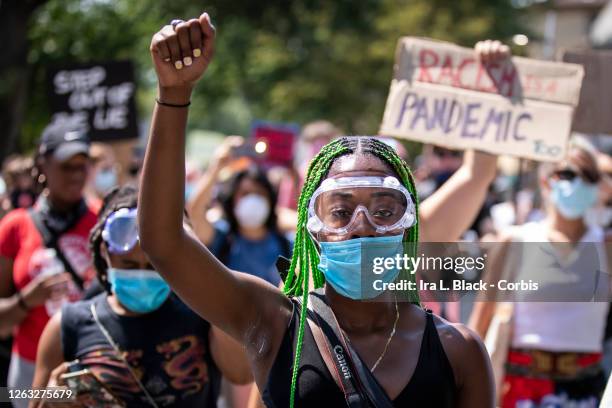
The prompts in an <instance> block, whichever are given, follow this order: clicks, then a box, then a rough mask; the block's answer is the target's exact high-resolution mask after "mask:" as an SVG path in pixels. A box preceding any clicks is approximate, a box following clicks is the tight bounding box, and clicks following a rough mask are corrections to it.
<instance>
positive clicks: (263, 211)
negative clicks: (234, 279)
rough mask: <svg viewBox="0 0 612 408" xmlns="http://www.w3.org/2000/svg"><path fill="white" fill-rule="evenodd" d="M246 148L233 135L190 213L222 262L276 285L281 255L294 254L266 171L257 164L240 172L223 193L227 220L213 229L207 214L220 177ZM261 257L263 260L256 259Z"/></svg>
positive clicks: (191, 203)
mask: <svg viewBox="0 0 612 408" xmlns="http://www.w3.org/2000/svg"><path fill="white" fill-rule="evenodd" d="M243 144H244V140H243V138H241V137H239V136H230V137H228V138H227V139H226V141H225V142H224V143H223V144H222V145H221V146H220V147H219V148H218V149H217V151H216V152H215V156H214V159H213V161H212V163H211V164H210V166H209V167H208V169H207V171H206V173H205V174H204V176H203V177H202V179H201V180H200V182H199V183H198V185H197V186H196V187H195V192H194V193H193V195H192V197H191V199H190V200H189V202H188V203H187V209H188V212H189V214H190V218H191V220H192V223H193V225H194V231H195V232H196V234H197V235H198V238H200V241H202V242H203V243H204V244H205V245H206V246H207V247H208V249H209V250H210V251H211V252H212V253H213V254H214V255H215V256H217V258H219V260H221V262H223V263H224V264H225V265H226V266H228V267H230V268H231V269H234V270H239V271H242V272H246V273H249V274H251V275H254V276H257V277H260V278H262V279H264V280H266V281H268V282H270V283H272V284H273V285H275V286H276V285H278V284H279V283H280V276H279V275H278V272H277V271H276V267H275V263H276V260H277V258H278V256H279V255H282V256H284V257H286V258H289V257H290V256H291V242H290V241H289V240H288V239H287V237H285V235H284V234H282V233H281V232H280V231H279V230H278V227H277V216H276V202H277V199H276V192H275V191H274V188H273V187H272V185H271V183H270V181H269V180H268V178H267V177H266V175H265V173H264V172H263V171H262V170H261V169H259V168H257V167H255V166H252V167H249V168H248V169H246V170H241V171H239V172H238V173H236V174H234V175H233V176H232V178H231V179H230V180H229V181H228V182H227V183H225V185H224V188H221V190H220V191H219V194H218V200H219V202H220V204H221V207H222V208H223V214H224V221H222V222H217V223H215V224H214V225H213V224H212V223H210V222H209V221H208V219H207V218H206V214H205V210H206V208H207V207H208V206H209V205H210V202H211V196H212V190H213V188H214V187H215V185H217V183H218V181H219V173H220V172H221V170H222V169H223V168H225V167H226V166H227V165H228V164H231V163H232V161H233V160H234V159H235V158H236V154H235V152H236V150H237V148H238V147H239V146H242V145H243ZM255 253H256V254H258V256H257V257H253V256H251V255H252V254H255Z"/></svg>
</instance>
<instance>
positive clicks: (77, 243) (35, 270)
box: [0, 208, 97, 362]
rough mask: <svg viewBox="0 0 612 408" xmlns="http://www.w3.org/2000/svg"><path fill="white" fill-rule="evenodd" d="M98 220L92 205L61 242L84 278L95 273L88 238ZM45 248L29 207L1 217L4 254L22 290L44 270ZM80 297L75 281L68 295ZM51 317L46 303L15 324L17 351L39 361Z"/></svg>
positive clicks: (0, 253)
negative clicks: (46, 326)
mask: <svg viewBox="0 0 612 408" xmlns="http://www.w3.org/2000/svg"><path fill="white" fill-rule="evenodd" d="M96 221H97V217H96V214H95V213H94V212H93V211H92V210H91V209H90V208H88V210H87V212H86V213H85V214H84V215H83V216H82V217H81V219H80V220H79V221H78V222H77V223H76V225H75V226H74V227H73V228H72V229H70V230H69V231H68V232H66V233H65V234H63V235H62V236H61V238H60V239H59V242H58V246H59V248H60V249H61V250H62V253H63V254H64V255H65V256H66V259H67V260H68V261H69V262H70V264H71V265H72V267H73V268H74V270H75V272H76V273H77V274H79V276H81V277H82V278H83V280H84V282H89V281H91V279H92V278H93V277H94V276H95V269H94V268H93V264H92V258H91V253H90V251H89V242H88V238H89V231H90V230H91V229H92V228H93V226H94V225H95V224H96ZM44 250H45V247H44V246H43V240H42V237H41V236H40V233H39V232H38V230H37V229H36V226H35V225H34V222H33V221H32V218H31V217H30V215H29V214H28V211H27V210H26V209H16V210H13V211H11V212H9V213H8V214H7V215H6V216H5V217H4V218H3V219H2V220H1V221H0V256H3V257H6V258H9V259H11V260H12V261H13V271H12V273H13V283H14V285H15V288H16V289H17V290H18V291H19V290H21V289H23V288H24V287H25V286H26V285H27V284H28V283H29V282H30V281H31V280H32V279H34V278H35V277H36V276H37V275H38V274H40V273H41V271H42V264H41V257H42V254H43V251H44ZM80 298H81V293H80V290H79V289H78V287H77V286H76V285H74V284H73V285H71V287H70V291H69V295H68V299H69V300H70V301H76V300H78V299H80ZM49 318H50V316H49V314H48V313H47V309H46V307H45V305H44V304H43V305H41V306H37V307H35V308H33V309H32V310H31V311H30V313H29V314H28V315H27V316H26V318H25V319H24V320H23V321H22V322H21V323H20V324H19V325H18V326H17V327H16V328H15V331H14V337H13V352H14V353H17V354H18V355H19V356H20V357H21V358H24V359H26V360H30V361H32V362H34V361H36V349H37V348H38V340H39V339H40V336H41V334H42V331H43V329H44V328H45V325H46V324H47V322H48V321H49Z"/></svg>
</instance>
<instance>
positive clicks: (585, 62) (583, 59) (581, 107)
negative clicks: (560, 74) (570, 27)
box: [562, 50, 612, 134]
mask: <svg viewBox="0 0 612 408" xmlns="http://www.w3.org/2000/svg"><path fill="white" fill-rule="evenodd" d="M562 59H563V61H565V62H573V63H576V64H581V65H582V66H583V67H584V71H585V72H584V82H583V84H582V92H581V93H580V103H579V104H578V108H577V109H576V114H575V115H574V123H573V125H572V129H573V130H575V131H577V132H583V133H606V134H612V114H610V108H611V107H612V81H611V80H610V79H609V78H608V75H610V72H612V51H594V50H584V51H566V52H564V53H563V57H562Z"/></svg>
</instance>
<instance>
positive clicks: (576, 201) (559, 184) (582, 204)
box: [551, 177, 597, 220]
mask: <svg viewBox="0 0 612 408" xmlns="http://www.w3.org/2000/svg"><path fill="white" fill-rule="evenodd" d="M551 200H552V202H553V204H554V205H555V207H556V208H557V210H559V212H560V213H561V215H563V216H564V217H565V218H567V219H572V220H573V219H578V218H582V217H583V216H584V215H585V214H586V212H587V210H588V209H589V208H591V207H592V206H593V205H594V204H595V202H596V201H597V184H589V183H586V182H584V181H583V180H582V179H581V178H580V177H574V179H573V180H571V181H570V180H555V181H553V182H552V194H551Z"/></svg>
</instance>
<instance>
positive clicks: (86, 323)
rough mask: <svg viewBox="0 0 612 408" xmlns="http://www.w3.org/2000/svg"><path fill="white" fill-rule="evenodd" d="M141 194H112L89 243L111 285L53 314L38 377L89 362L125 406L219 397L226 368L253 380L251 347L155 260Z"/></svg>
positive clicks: (55, 379)
mask: <svg viewBox="0 0 612 408" xmlns="http://www.w3.org/2000/svg"><path fill="white" fill-rule="evenodd" d="M137 202H138V193H137V191H136V190H135V189H134V188H132V187H122V188H115V189H113V190H111V192H110V193H109V194H108V195H107V196H106V197H105V198H104V201H103V204H102V209H101V210H100V215H99V217H98V222H97V224H96V225H95V227H94V228H93V229H92V231H91V235H90V246H91V251H92V254H93V261H94V265H95V268H96V272H97V275H98V279H99V281H100V282H101V284H102V286H103V287H104V289H105V290H106V291H105V293H102V294H100V295H98V296H96V297H94V298H93V299H89V300H84V301H79V302H76V303H73V304H70V305H68V306H66V307H64V308H63V309H62V310H61V311H60V312H58V313H57V314H56V315H54V316H53V318H52V319H51V320H50V321H49V323H48V324H47V326H46V327H45V330H44V331H43V334H42V336H41V340H40V345H39V348H38V354H37V361H36V372H35V376H34V387H46V386H48V385H49V386H52V385H61V384H63V382H62V380H61V378H60V376H61V374H64V373H66V372H73V371H75V369H78V370H82V369H87V370H89V371H90V372H91V373H92V374H93V376H94V377H95V378H96V380H97V381H99V382H100V383H101V384H102V385H103V386H104V387H106V389H107V390H108V391H109V392H110V393H111V394H112V395H113V397H114V398H115V399H116V400H118V401H120V402H121V403H122V404H124V405H122V406H126V407H143V406H148V407H158V406H169V407H194V406H200V407H215V406H217V399H218V397H219V392H220V385H221V376H222V375H223V376H225V377H226V378H227V379H228V380H229V381H232V382H235V383H240V384H243V383H249V382H251V381H252V375H251V373H250V370H249V367H248V363H247V361H246V358H245V355H244V352H243V351H242V347H241V345H240V344H238V343H237V342H236V341H235V340H233V339H232V338H231V337H229V336H228V335H226V334H224V333H223V332H222V331H220V330H219V329H217V328H215V327H213V326H211V325H210V324H209V323H208V322H206V321H205V320H203V319H202V318H201V317H199V316H198V315H197V314H195V313H194V312H193V311H192V310H191V309H189V308H188V307H187V306H186V305H185V304H184V303H183V302H182V301H181V300H180V299H179V298H178V297H177V296H176V295H174V294H173V293H172V292H171V290H170V287H169V286H168V284H167V283H166V282H165V281H164V280H163V278H161V277H160V275H159V274H158V273H157V272H156V271H155V270H154V268H153V266H152V265H151V264H150V262H149V260H148V259H147V256H146V254H145V253H144V252H143V250H142V248H141V247H140V245H139V243H138V240H139V237H138V228H137V222H136V206H137ZM83 398H84V397H83ZM88 398H90V397H88ZM80 402H81V403H82V404H84V406H101V405H100V404H101V402H100V401H96V402H95V403H94V402H92V401H91V400H87V402H85V401H83V400H81V401H80ZM92 404H93V405H92ZM32 405H33V406H37V405H36V404H32Z"/></svg>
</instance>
